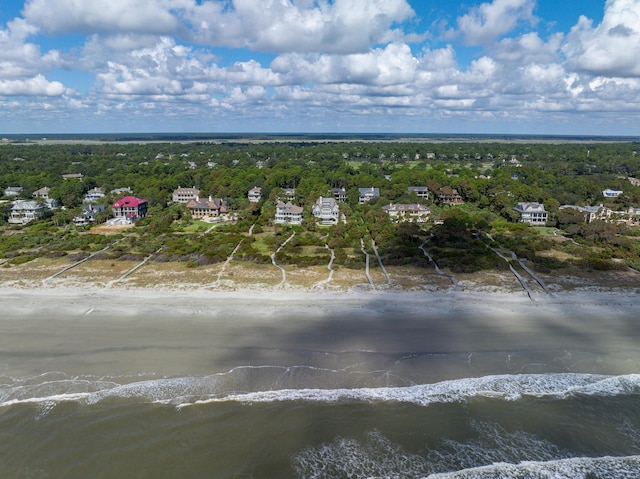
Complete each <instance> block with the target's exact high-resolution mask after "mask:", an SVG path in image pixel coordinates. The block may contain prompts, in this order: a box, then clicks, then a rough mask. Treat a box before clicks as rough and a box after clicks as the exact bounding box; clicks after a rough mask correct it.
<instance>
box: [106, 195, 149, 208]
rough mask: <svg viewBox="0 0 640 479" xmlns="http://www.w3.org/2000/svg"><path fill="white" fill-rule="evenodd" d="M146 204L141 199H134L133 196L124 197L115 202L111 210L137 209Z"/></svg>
mask: <svg viewBox="0 0 640 479" xmlns="http://www.w3.org/2000/svg"><path fill="white" fill-rule="evenodd" d="M146 202H147V200H145V199H142V198H136V197H135V196H125V197H124V198H122V199H120V200H118V201H116V202H115V203H114V204H113V208H125V207H129V208H137V207H138V206H140V205H141V204H144V203H146Z"/></svg>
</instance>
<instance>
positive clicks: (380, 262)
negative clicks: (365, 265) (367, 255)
mask: <svg viewBox="0 0 640 479" xmlns="http://www.w3.org/2000/svg"><path fill="white" fill-rule="evenodd" d="M371 247H372V248H373V253H374V254H375V255H376V258H378V264H379V265H380V268H381V269H382V272H383V273H384V277H385V278H387V284H391V277H390V276H389V273H387V268H385V267H384V265H383V264H382V259H381V258H380V255H379V254H378V248H376V242H375V241H373V238H371Z"/></svg>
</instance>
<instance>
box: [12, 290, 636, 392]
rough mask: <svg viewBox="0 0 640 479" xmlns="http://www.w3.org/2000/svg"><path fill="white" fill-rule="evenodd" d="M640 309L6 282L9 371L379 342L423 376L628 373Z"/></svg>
mask: <svg viewBox="0 0 640 479" xmlns="http://www.w3.org/2000/svg"><path fill="white" fill-rule="evenodd" d="M639 309H640V308H639V306H638V302H637V296H636V294H635V293H634V292H629V291H627V292H619V293H613V292H593V291H590V292H573V293H556V294H553V295H549V296H546V297H544V298H542V299H539V300H537V301H531V300H530V299H529V298H528V297H527V296H526V295H525V294H523V293H522V292H518V293H495V292H493V293H485V292H469V291H459V290H449V291H444V292H435V293H434V292H424V291H423V292H403V291H389V292H381V291H350V292H313V293H312V292H308V291H289V292H282V291H270V290H245V291H227V292H221V291H211V290H206V289H201V290H193V291H188V292H185V291H179V290H170V289H135V288H129V289H125V288H112V289H106V288H95V287H86V288H79V287H72V288H69V287H43V288H12V287H2V288H0V311H1V312H0V332H1V334H0V351H2V354H3V356H4V357H5V359H4V360H2V359H0V374H1V375H8V376H10V375H15V374H19V375H30V374H31V375H35V374H38V373H42V372H47V371H64V372H65V373H68V374H74V372H76V371H77V372H78V374H79V373H80V372H82V374H95V375H97V376H100V375H103V374H114V373H117V374H121V375H127V374H130V375H132V376H136V375H145V374H149V375H153V376H157V375H161V376H172V375H196V376H197V375H206V374H212V373H219V372H224V371H228V370H229V369H231V368H233V367H237V366H238V365H282V366H291V365H300V364H310V365H313V366H314V367H323V368H337V367H345V366H347V363H348V365H349V366H350V367H351V366H352V365H354V364H357V363H358V360H359V358H361V357H363V356H367V361H368V362H371V355H372V354H373V355H375V354H379V355H380V358H381V359H380V361H385V360H387V359H384V358H388V357H390V356H398V355H400V356H401V355H403V354H406V355H412V354H415V355H419V356H420V357H422V358H423V359H424V361H426V362H428V363H430V364H431V363H433V364H432V366H434V367H426V366H427V365H425V364H423V363H420V364H417V363H416V364H415V365H414V366H413V367H416V368H418V367H419V368H421V369H423V370H424V373H423V374H424V375H425V380H437V379H440V378H442V377H449V378H450V377H468V376H472V375H475V376H479V375H482V374H486V373H492V372H494V371H496V370H501V369H505V368H506V369H507V370H508V371H510V372H514V371H518V370H521V371H523V372H537V371H538V370H540V371H542V372H547V371H549V370H554V371H555V370H559V371H563V370H565V369H567V368H568V367H569V366H568V364H569V363H570V364H571V368H573V370H576V368H577V369H578V370H584V371H588V372H599V373H605V374H626V373H635V372H636V371H637V370H638V367H639V366H640V352H638V351H637V344H638V340H639V339H640V327H639V323H638V320H637V317H638V311H639ZM316 352H322V354H316ZM442 355H446V357H447V364H441V363H438V361H439V359H438V357H439V356H442ZM603 357H606V358H607V361H602V358H603ZM9 358H11V359H9ZM16 358H21V359H20V360H19V361H18V360H16ZM505 361H506V362H510V364H506V365H505V364H502V363H504V362H505ZM374 362H375V361H374ZM581 362H582V364H583V366H580V363H581ZM436 365H437V367H435V366H436ZM368 367H372V366H371V365H369V366H368Z"/></svg>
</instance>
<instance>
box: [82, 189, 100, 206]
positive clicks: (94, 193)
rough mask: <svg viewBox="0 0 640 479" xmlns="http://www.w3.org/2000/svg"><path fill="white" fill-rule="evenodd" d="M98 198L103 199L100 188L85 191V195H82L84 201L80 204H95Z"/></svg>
mask: <svg viewBox="0 0 640 479" xmlns="http://www.w3.org/2000/svg"><path fill="white" fill-rule="evenodd" d="M100 198H104V191H102V188H98V187H95V188H91V189H90V190H89V191H87V194H86V195H84V199H83V200H82V202H83V203H95V202H96V201H98V200H99V199H100Z"/></svg>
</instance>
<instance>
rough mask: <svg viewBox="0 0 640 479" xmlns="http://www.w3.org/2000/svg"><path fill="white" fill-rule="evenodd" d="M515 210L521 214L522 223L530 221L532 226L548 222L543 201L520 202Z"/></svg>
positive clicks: (543, 224)
mask: <svg viewBox="0 0 640 479" xmlns="http://www.w3.org/2000/svg"><path fill="white" fill-rule="evenodd" d="M515 210H516V211H517V212H518V213H519V214H520V219H519V222H520V223H529V224H530V225H532V226H545V225H546V224H547V216H548V215H547V212H546V210H545V209H544V206H543V205H542V203H525V202H520V203H518V204H517V205H516V207H515Z"/></svg>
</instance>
